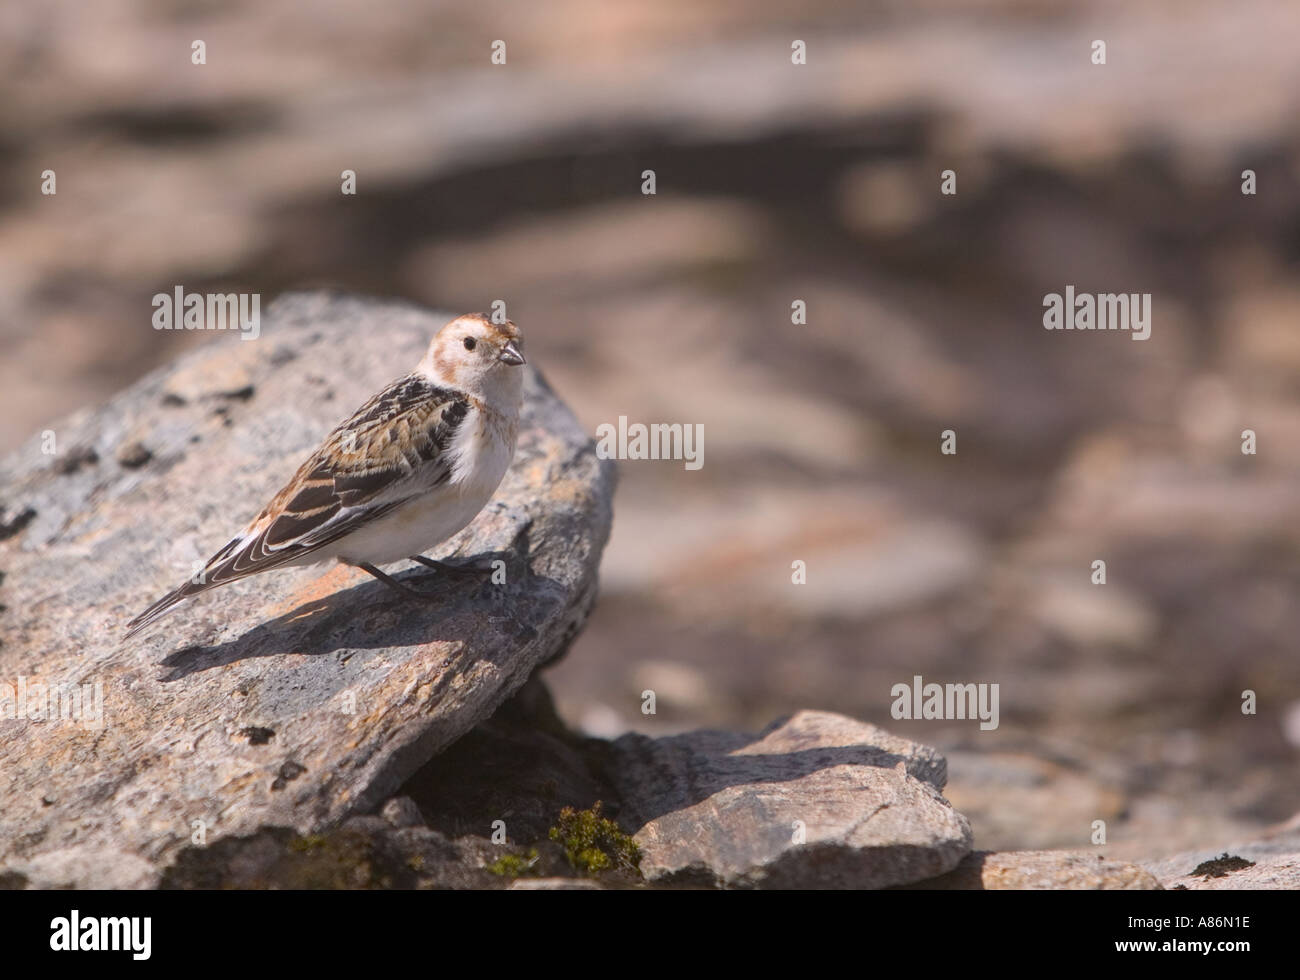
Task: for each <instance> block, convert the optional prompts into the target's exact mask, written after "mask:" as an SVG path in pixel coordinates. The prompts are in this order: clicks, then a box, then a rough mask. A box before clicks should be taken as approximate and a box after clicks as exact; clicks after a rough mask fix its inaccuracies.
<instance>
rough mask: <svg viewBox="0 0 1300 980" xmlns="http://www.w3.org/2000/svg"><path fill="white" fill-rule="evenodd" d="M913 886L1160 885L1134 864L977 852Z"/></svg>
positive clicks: (1055, 854) (1082, 856) (1060, 854)
mask: <svg viewBox="0 0 1300 980" xmlns="http://www.w3.org/2000/svg"><path fill="white" fill-rule="evenodd" d="M912 887H914V888H925V889H936V890H945V891H946V890H959V891H968V890H1003V889H1034V890H1039V889H1052V890H1059V889H1070V890H1110V889H1156V888H1159V887H1160V882H1159V881H1157V880H1156V878H1155V876H1154V875H1152V874H1151V873H1150V872H1149V871H1145V870H1143V869H1142V868H1139V867H1138V866H1137V865H1134V864H1125V863H1124V862H1122V861H1110V860H1106V859H1104V858H1102V857H1101V856H1100V855H1097V854H1087V853H1070V852H1068V851H1007V852H990V851H976V852H975V853H973V854H968V855H967V856H966V857H965V858H964V859H963V860H962V862H961V864H959V865H957V867H955V868H954V869H953V870H952V871H950V872H948V873H947V874H946V875H941V876H940V877H938V878H934V879H932V880H930V881H923V882H920V883H919V884H917V885H914V886H912Z"/></svg>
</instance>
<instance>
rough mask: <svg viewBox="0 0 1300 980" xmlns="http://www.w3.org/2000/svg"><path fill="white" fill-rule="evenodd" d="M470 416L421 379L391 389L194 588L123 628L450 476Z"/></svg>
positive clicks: (336, 535)
mask: <svg viewBox="0 0 1300 980" xmlns="http://www.w3.org/2000/svg"><path fill="white" fill-rule="evenodd" d="M468 412H469V402H468V400H467V399H466V398H465V397H464V396H463V395H462V394H460V393H459V392H455V391H451V390H448V389H445V388H440V387H438V386H436V385H434V384H433V383H431V382H430V381H427V380H426V379H424V378H423V377H420V376H419V375H410V376H408V377H405V378H401V379H399V380H398V381H395V382H393V383H392V384H391V385H389V386H388V387H387V388H385V389H384V390H383V391H381V392H379V394H377V395H375V396H374V397H373V398H371V399H370V401H368V402H366V404H364V405H362V406H361V408H359V409H357V411H356V412H355V413H354V414H353V415H352V417H351V418H349V419H347V420H346V421H344V422H342V423H341V424H340V425H339V426H338V427H337V428H336V429H335V430H334V431H333V432H331V433H330V434H329V435H328V436H326V437H325V441H324V442H322V443H321V445H320V447H319V448H318V449H317V450H316V451H315V452H314V453H313V454H312V455H311V457H310V458H309V459H308V460H307V461H306V462H305V463H303V464H302V466H300V467H299V468H298V472H297V473H295V474H294V476H293V479H291V480H290V481H289V482H288V484H287V485H286V486H285V487H284V489H282V490H281V491H280V492H279V493H277V494H276V495H275V496H274V497H273V498H272V499H271V502H270V503H269V504H267V505H266V507H265V508H264V509H263V510H262V512H261V513H260V514H258V515H257V517H255V518H254V519H253V520H252V522H251V523H250V524H249V525H248V526H247V527H246V528H244V530H243V531H241V532H240V533H239V534H238V535H236V536H235V537H234V538H232V539H231V540H230V541H229V542H228V543H227V544H226V546H225V547H223V548H222V549H221V550H220V551H218V552H217V553H216V554H215V555H213V556H212V557H211V558H209V559H208V562H207V564H206V565H205V566H204V569H203V573H202V575H199V576H196V577H195V578H196V579H197V580H198V581H193V580H191V581H189V582H186V583H185V584H184V585H182V586H180V588H178V589H175V590H174V591H172V592H170V593H168V594H167V595H165V596H163V598H161V599H159V600H158V601H157V602H156V603H154V604H153V605H152V606H150V607H149V608H148V609H146V610H145V611H144V612H143V613H141V614H140V615H139V616H138V617H136V618H135V619H134V620H132V621H131V622H130V623H129V624H128V629H129V631H130V632H136V631H137V630H139V629H141V628H143V627H144V626H146V625H148V623H150V622H152V621H153V620H154V619H156V618H157V617H158V616H160V615H162V614H163V613H164V612H166V611H167V610H168V609H170V608H171V607H172V606H173V605H175V604H176V603H177V602H180V601H181V600H182V599H186V598H188V597H189V596H192V595H195V594H197V593H199V592H205V591H207V590H208V589H211V588H215V587H216V586H218V585H224V584H225V583H227V582H234V581H236V580H237V579H241V578H244V577H246V576H248V575H252V574H255V573H256V572H261V571H266V570H267V569H271V568H275V567H277V566H280V565H283V564H285V563H287V562H290V561H293V560H295V559H298V558H302V557H304V556H306V555H308V554H310V553H312V552H314V551H318V550H320V549H321V548H323V547H325V546H326V545H328V544H330V543H332V542H334V541H337V540H339V539H340V538H342V537H344V536H346V535H348V534H351V533H352V532H353V531H356V530H358V529H359V528H361V527H363V526H364V525H366V524H368V523H370V522H371V521H373V520H375V519H376V518H378V517H381V516H383V515H384V514H386V513H388V512H389V511H391V510H393V509H394V508H396V507H399V506H401V505H402V504H404V503H406V502H407V501H409V500H411V499H412V498H414V497H417V496H419V495H420V494H423V493H427V492H428V491H429V490H432V489H433V488H435V487H438V486H441V485H442V484H445V483H446V482H447V481H448V480H449V479H450V477H451V473H452V468H453V464H454V462H455V460H453V459H452V453H451V446H452V441H453V438H454V436H455V434H456V431H457V429H458V428H459V427H460V425H461V423H462V422H463V421H464V420H465V416H466V414H467V413H468Z"/></svg>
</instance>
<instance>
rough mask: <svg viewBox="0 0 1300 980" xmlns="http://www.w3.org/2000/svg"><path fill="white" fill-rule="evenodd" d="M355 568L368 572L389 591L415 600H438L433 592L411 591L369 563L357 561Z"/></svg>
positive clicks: (411, 589)
mask: <svg viewBox="0 0 1300 980" xmlns="http://www.w3.org/2000/svg"><path fill="white" fill-rule="evenodd" d="M357 568H359V569H361V570H362V571H363V572H369V573H370V574H371V575H373V576H374V577H375V578H377V579H379V581H381V582H383V583H384V584H385V585H387V586H388V587H389V588H390V589H396V590H397V591H398V592H405V593H406V594H407V595H411V596H415V597H416V598H417V599H434V598H439V596H437V595H436V594H435V593H433V592H421V591H420V590H419V589H413V588H411V587H410V586H409V585H405V584H403V583H401V582H399V581H397V579H395V578H393V577H392V576H391V575H385V574H384V573H383V572H381V571H380V570H379V569H377V568H376V567H375V566H374V565H372V564H370V563H369V562H366V561H359V562H357Z"/></svg>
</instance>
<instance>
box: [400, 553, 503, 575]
mask: <svg viewBox="0 0 1300 980" xmlns="http://www.w3.org/2000/svg"><path fill="white" fill-rule="evenodd" d="M410 559H411V561H418V562H419V563H420V564H421V565H424V566H425V567H426V568H432V569H433V570H434V571H438V572H445V573H447V574H448V575H482V574H483V573H484V572H489V571H491V570H492V566H491V565H472V564H466V565H449V564H447V562H445V561H438V560H436V559H434V558H425V557H424V555H411V556H410Z"/></svg>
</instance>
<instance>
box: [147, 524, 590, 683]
mask: <svg viewBox="0 0 1300 980" xmlns="http://www.w3.org/2000/svg"><path fill="white" fill-rule="evenodd" d="M520 539H522V541H520ZM516 543H521V544H522V547H520V548H512V549H511V550H509V551H494V552H483V553H480V554H477V555H474V556H473V557H472V558H471V559H469V560H470V561H472V562H474V563H476V564H478V563H482V564H487V563H490V562H491V561H493V560H497V559H500V560H502V561H504V562H505V563H506V581H505V584H501V585H497V584H494V583H493V582H492V581H491V573H490V572H484V573H483V575H482V576H481V577H477V576H468V575H466V576H461V575H447V574H446V573H442V572H429V571H427V570H424V569H422V568H420V567H419V566H416V567H415V568H414V569H412V570H410V571H408V572H405V573H399V574H397V575H394V576H393V577H394V578H395V579H396V580H397V581H399V582H402V583H403V584H406V585H410V586H411V587H412V588H415V589H418V590H420V591H422V592H424V593H426V597H424V598H417V597H415V596H406V595H402V594H401V593H398V592H396V591H394V590H393V589H391V588H389V587H388V586H386V585H384V584H383V583H382V582H379V581H375V580H371V581H367V582H360V583H358V584H357V585H354V586H351V587H350V588H346V589H340V590H339V591H337V592H334V593H331V594H330V595H328V596H324V597H322V598H319V599H312V600H310V601H308V602H304V603H302V604H300V605H298V606H296V607H295V608H294V609H292V610H290V611H289V612H287V613H285V614H284V615H282V616H277V617H276V618H275V619H270V620H267V621H265V622H262V623H260V624H258V625H256V626H254V627H252V628H251V629H249V630H247V631H245V632H244V633H241V634H240V635H239V636H237V637H235V638H234V639H232V640H227V641H225V642H223V643H217V644H212V645H207V646H204V645H193V646H188V647H185V648H184V649H181V650H177V651H176V652H175V653H172V654H170V655H168V656H167V657H165V658H163V660H162V661H160V664H159V665H160V666H161V667H164V668H166V669H167V670H166V672H165V673H164V674H163V675H162V676H161V677H160V680H162V681H163V682H164V683H165V682H170V681H177V680H181V679H183V678H185V677H188V676H189V675H191V674H195V673H199V672H201V671H205V670H211V669H213V668H216V667H224V666H226V665H228V664H232V663H236V662H238V661H242V660H253V659H257V658H262V657H275V656H280V655H284V654H298V655H302V656H309V657H323V656H328V655H330V654H334V653H338V652H339V651H341V650H342V651H347V653H346V655H345V656H343V657H341V658H340V661H341V662H342V663H345V664H346V663H347V662H348V661H349V660H351V659H353V658H354V657H355V656H356V654H357V653H359V652H361V651H378V650H384V649H390V648H412V647H419V646H425V645H428V644H431V643H461V644H463V645H464V646H465V648H466V649H473V650H475V651H478V652H480V653H481V654H482V655H488V656H506V655H508V654H509V653H511V652H513V651H515V650H518V649H519V647H521V646H523V645H524V644H527V643H528V642H530V641H531V640H532V639H533V638H535V637H536V635H537V633H538V630H539V627H540V626H541V625H542V624H544V623H545V622H546V620H547V619H548V618H549V617H550V616H553V615H554V614H555V611H556V609H557V608H559V607H562V606H563V605H564V603H565V602H566V599H567V597H568V592H569V590H568V589H567V588H566V587H565V585H564V584H563V583H561V582H559V581H558V580H556V579H552V578H549V577H547V576H541V575H536V574H535V573H534V572H533V571H532V569H531V568H530V567H529V565H528V562H527V561H526V560H525V556H526V555H527V554H528V549H527V532H526V529H525V530H524V531H521V532H520V535H519V537H517V538H516ZM485 633H488V634H502V635H504V637H505V638H506V641H507V642H497V643H493V642H492V641H491V640H490V639H488V640H486V641H485V640H484V634H485ZM360 659H362V660H364V659H368V658H366V657H362V658H360Z"/></svg>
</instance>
